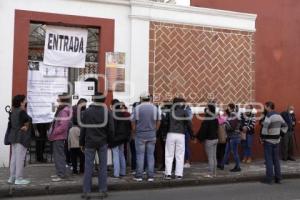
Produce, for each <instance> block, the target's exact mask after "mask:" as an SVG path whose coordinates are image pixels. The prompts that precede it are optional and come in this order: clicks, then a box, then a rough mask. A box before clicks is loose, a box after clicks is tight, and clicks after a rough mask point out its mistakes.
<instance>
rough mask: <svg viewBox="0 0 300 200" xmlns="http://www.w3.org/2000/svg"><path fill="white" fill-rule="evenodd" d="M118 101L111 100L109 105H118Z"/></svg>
mask: <svg viewBox="0 0 300 200" xmlns="http://www.w3.org/2000/svg"><path fill="white" fill-rule="evenodd" d="M119 102H120V101H119V100H118V99H113V100H112V101H111V105H112V106H113V105H116V104H117V103H119Z"/></svg>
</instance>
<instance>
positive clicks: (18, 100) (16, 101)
mask: <svg viewBox="0 0 300 200" xmlns="http://www.w3.org/2000/svg"><path fill="white" fill-rule="evenodd" d="M25 99H26V96H25V95H23V94H19V95H16V96H14V98H13V99H12V106H13V107H14V108H20V106H21V103H22V102H23V101H24V100H25Z"/></svg>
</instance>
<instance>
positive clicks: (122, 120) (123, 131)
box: [110, 112, 131, 147]
mask: <svg viewBox="0 0 300 200" xmlns="http://www.w3.org/2000/svg"><path fill="white" fill-rule="evenodd" d="M115 115H116V117H114V126H115V135H114V138H113V140H112V142H110V146H111V147H116V146H119V145H121V144H124V143H126V142H128V141H129V139H130V133H131V121H130V119H129V118H130V114H129V113H127V112H116V113H115Z"/></svg>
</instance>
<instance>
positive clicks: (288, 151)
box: [281, 106, 296, 161]
mask: <svg viewBox="0 0 300 200" xmlns="http://www.w3.org/2000/svg"><path fill="white" fill-rule="evenodd" d="M281 116H282V118H283V119H284V121H285V123H286V124H287V125H288V132H287V133H286V134H285V135H284V137H283V138H282V140H281V151H282V152H281V153H282V160H283V161H287V160H290V161H295V158H293V153H294V152H293V150H294V142H293V137H295V136H294V134H295V126H296V116H295V113H294V106H288V108H287V110H286V111H284V112H282V113H281Z"/></svg>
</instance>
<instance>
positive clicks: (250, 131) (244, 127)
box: [240, 105, 256, 164]
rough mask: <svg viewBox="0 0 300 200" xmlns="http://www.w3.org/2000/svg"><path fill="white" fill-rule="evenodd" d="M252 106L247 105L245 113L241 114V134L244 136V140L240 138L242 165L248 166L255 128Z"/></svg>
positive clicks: (250, 160)
mask: <svg viewBox="0 0 300 200" xmlns="http://www.w3.org/2000/svg"><path fill="white" fill-rule="evenodd" d="M253 110H254V108H253V106H252V105H247V106H246V112H245V113H242V114H241V128H240V131H241V132H242V134H245V138H242V141H241V144H242V148H243V161H242V162H243V163H247V164H250V163H251V162H252V145H253V137H254V128H255V123H256V120H255V115H254V113H253Z"/></svg>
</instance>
